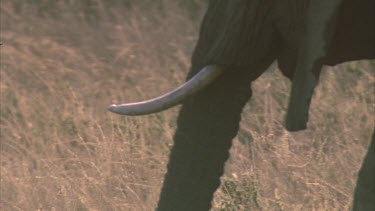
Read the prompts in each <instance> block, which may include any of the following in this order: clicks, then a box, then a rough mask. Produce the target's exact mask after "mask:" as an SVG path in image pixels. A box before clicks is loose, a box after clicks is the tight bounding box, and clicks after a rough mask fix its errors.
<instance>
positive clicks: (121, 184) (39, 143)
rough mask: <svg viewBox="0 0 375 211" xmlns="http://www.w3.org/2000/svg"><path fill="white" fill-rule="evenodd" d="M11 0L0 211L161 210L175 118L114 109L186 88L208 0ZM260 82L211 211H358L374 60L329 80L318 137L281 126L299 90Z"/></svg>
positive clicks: (328, 75)
mask: <svg viewBox="0 0 375 211" xmlns="http://www.w3.org/2000/svg"><path fill="white" fill-rule="evenodd" d="M186 2H187V1H171V0H160V1H149V0H142V1H121V3H120V1H103V0H96V1H94V0H92V1H67V0H65V1H64V0H60V1H53V2H52V1H43V0H38V1H28V2H27V3H26V1H21V0H14V1H10V0H3V1H2V2H1V42H2V44H3V45H2V46H1V86H0V88H1V89H0V93H1V113H0V124H1V125H0V128H1V135H0V138H1V149H0V150H1V186H0V191H1V192H0V194H1V195H0V197H1V200H0V209H1V210H37V209H40V210H152V209H153V208H154V207H155V205H156V202H157V199H158V193H159V191H160V187H161V184H162V180H163V175H164V173H165V167H166V163H167V159H168V154H169V149H170V147H171V145H172V136H173V131H174V129H175V117H176V115H177V112H178V108H175V109H172V110H169V111H166V112H162V113H158V114H154V115H150V116H141V117H120V116H116V115H113V114H110V113H108V112H107V111H106V109H105V108H106V107H107V106H108V105H109V104H110V103H111V102H113V101H115V102H120V101H121V102H123V101H124V102H132V101H137V100H143V99H147V98H150V97H154V96H157V95H158V94H160V93H163V92H165V91H167V90H169V89H171V88H173V87H175V86H177V85H178V84H180V83H182V82H183V81H184V78H185V74H186V72H187V70H188V68H189V60H190V55H191V52H192V49H193V47H194V43H195V41H196V39H197V32H198V26H199V20H200V18H201V16H202V12H203V11H204V7H205V5H204V3H199V2H198V3H197V1H189V2H190V3H191V4H190V3H186ZM275 69H276V68H275V67H271V68H270V70H269V71H268V72H266V73H265V74H264V75H263V76H262V77H261V78H260V79H258V80H257V81H256V82H255V83H254V84H253V85H252V87H253V90H254V97H253V98H252V100H251V101H250V102H249V103H248V105H247V106H246V109H245V111H244V114H243V121H242V123H241V130H240V132H239V135H238V136H237V138H236V139H235V140H234V145H233V147H232V150H231V158H230V160H229V161H228V163H227V167H226V174H225V176H224V177H223V179H222V180H223V184H224V185H222V186H221V188H220V190H219V191H218V192H217V193H216V195H215V200H214V203H213V204H214V207H215V208H214V210H247V209H248V208H254V209H259V210H347V209H348V208H349V207H350V204H351V200H352V193H353V189H354V186H355V180H356V175H357V171H358V169H359V167H360V163H361V161H362V159H363V156H364V155H365V152H366V147H367V145H368V143H369V140H370V135H371V131H372V129H373V127H374V116H375V112H374V82H375V76H374V69H375V63H374V62H373V61H372V62H368V61H367V62H366V61H363V62H353V63H347V64H344V65H339V66H336V67H334V68H329V69H327V70H326V71H324V73H323V76H322V80H321V83H320V85H319V87H318V88H317V90H316V94H315V96H314V98H313V104H312V108H311V115H310V123H309V130H307V131H304V132H298V133H288V132H287V131H285V130H284V129H283V128H282V122H283V117H284V115H285V109H286V106H287V100H288V95H289V89H290V82H289V81H287V80H286V79H285V78H283V77H282V76H281V74H280V73H279V72H278V71H277V70H275Z"/></svg>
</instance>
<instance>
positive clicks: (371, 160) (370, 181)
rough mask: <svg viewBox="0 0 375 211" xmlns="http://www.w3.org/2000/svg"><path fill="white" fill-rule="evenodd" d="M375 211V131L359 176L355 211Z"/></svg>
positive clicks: (355, 194) (355, 195) (354, 204)
mask: <svg viewBox="0 0 375 211" xmlns="http://www.w3.org/2000/svg"><path fill="white" fill-rule="evenodd" d="M374 210H375V129H374V132H373V134H372V141H371V143H370V146H369V149H368V152H367V155H366V157H365V159H364V161H363V164H362V167H361V170H360V171H359V174H358V179H357V187H356V189H355V193H354V201H353V211H374Z"/></svg>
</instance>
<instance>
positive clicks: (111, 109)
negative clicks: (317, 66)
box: [107, 104, 118, 113]
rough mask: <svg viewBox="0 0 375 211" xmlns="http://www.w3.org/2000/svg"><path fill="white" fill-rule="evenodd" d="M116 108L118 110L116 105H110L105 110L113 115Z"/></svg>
mask: <svg viewBox="0 0 375 211" xmlns="http://www.w3.org/2000/svg"><path fill="white" fill-rule="evenodd" d="M117 108H118V105H116V104H112V105H110V106H108V108H107V110H108V111H110V112H113V113H117Z"/></svg>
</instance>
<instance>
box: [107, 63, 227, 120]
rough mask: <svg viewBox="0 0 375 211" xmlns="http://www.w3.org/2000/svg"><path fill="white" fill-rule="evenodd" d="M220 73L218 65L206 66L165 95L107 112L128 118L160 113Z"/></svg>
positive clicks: (124, 105)
mask: <svg viewBox="0 0 375 211" xmlns="http://www.w3.org/2000/svg"><path fill="white" fill-rule="evenodd" d="M222 73H223V68H222V67H220V66H218V65H208V66H205V67H204V68H203V69H201V71H199V72H198V73H197V74H196V75H195V76H194V77H192V78H191V79H190V80H188V81H187V82H186V83H184V84H183V85H181V86H180V87H178V88H176V89H175V90H173V91H171V92H169V93H167V94H165V95H162V96H160V97H157V98H154V99H151V100H147V101H142V102H137V103H128V104H121V105H115V104H113V105H110V106H109V107H108V110H109V111H111V112H113V113H117V114H121V115H128V116H138V115H145V114H151V113H156V112H160V111H163V110H166V109H168V108H171V107H173V106H175V105H178V104H180V103H181V102H182V101H183V100H185V99H186V98H187V97H189V96H191V95H193V94H195V93H196V92H198V91H199V90H201V89H203V88H204V87H206V86H207V85H209V84H210V83H212V82H213V81H214V80H215V79H216V78H217V77H218V76H220V75H221V74H222Z"/></svg>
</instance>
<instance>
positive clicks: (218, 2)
mask: <svg viewBox="0 0 375 211" xmlns="http://www.w3.org/2000/svg"><path fill="white" fill-rule="evenodd" d="M308 2H309V1H307V0H283V1H264V0H230V1H228V0H210V2H209V6H208V9H207V12H206V15H205V16H204V20H203V22H202V24H201V28H200V34H199V40H198V42H197V45H196V47H195V50H194V53H193V56H192V64H191V69H190V72H189V74H188V77H187V78H188V79H189V78H191V77H193V76H194V75H195V74H196V73H197V72H198V71H199V70H200V69H201V68H202V67H204V66H205V65H208V64H220V65H222V66H225V67H226V71H225V72H224V73H223V74H222V75H221V76H220V77H219V78H218V79H217V80H215V81H214V82H213V83H212V84H210V85H209V86H208V87H206V88H205V89H204V90H201V91H200V92H199V93H198V94H196V95H194V96H192V97H190V98H188V99H187V100H186V101H184V103H183V106H182V108H181V111H180V114H179V117H178V121H177V131H176V133H175V135H174V146H173V148H172V151H171V155H170V161H169V164H168V171H167V174H166V178H165V181H164V186H163V188H162V192H161V196H160V200H159V204H158V208H157V210H159V211H164V210H178V211H184V210H194V211H199V210H209V209H210V207H211V200H212V197H213V194H214V192H215V191H216V189H217V188H218V187H219V185H220V177H221V176H222V174H223V171H224V163H225V161H226V160H227V159H228V156H229V148H230V147H231V144H232V139H233V138H234V137H235V136H236V134H237V131H238V128H239V122H240V119H241V112H242V109H243V107H244V105H245V104H246V102H247V101H248V100H249V99H250V97H251V89H250V84H251V82H252V81H254V80H255V79H256V78H258V77H259V76H260V75H261V74H262V73H263V72H264V71H265V70H266V69H267V67H268V66H269V65H270V64H271V63H272V62H273V61H275V60H277V61H278V65H279V68H280V70H281V71H282V73H283V74H284V75H285V76H286V77H288V78H290V79H291V78H292V77H293V73H294V70H295V68H296V62H297V56H298V49H299V44H300V39H301V34H302V33H303V30H304V20H305V16H306V10H307V6H308ZM373 18H374V1H373V0H361V1H352V0H344V1H343V3H342V6H341V8H340V9H339V11H338V14H337V22H336V23H337V24H333V26H332V27H334V30H333V38H332V42H331V45H330V46H329V49H328V53H327V56H326V57H325V58H324V59H323V61H322V62H323V63H324V64H327V65H335V64H338V63H341V62H345V61H351V60H358V59H373V58H375V49H374V48H375V29H374V27H375V26H374V20H375V19H373ZM315 76H316V77H318V76H319V72H315ZM372 142H374V140H373V141H372ZM372 146H374V143H372ZM370 153H372V154H371V155H370V156H368V157H371V158H369V159H372V160H373V157H374V153H375V152H373V150H372V151H371V149H370V151H369V154H370ZM369 163H370V164H369V165H370V166H372V167H371V168H372V169H373V166H374V162H373V161H371V162H369ZM371 168H370V169H371ZM361 175H362V176H363V175H366V173H361V174H360V177H361ZM367 181H370V185H371V186H372V188H373V187H374V185H375V184H374V183H375V182H374V180H373V179H367ZM359 184H361V183H359ZM366 184H367V185H368V182H366ZM371 191H373V189H372V190H371ZM357 192H358V193H359V195H361V193H363V191H361V187H357ZM365 192H366V191H365ZM372 194H373V192H372ZM357 195H358V194H356V196H357ZM359 195H358V196H359ZM372 196H373V195H372ZM356 199H357V198H356ZM372 200H375V198H372ZM358 201H360V200H358ZM373 203H375V202H373ZM355 206H357V205H355Z"/></svg>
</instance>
